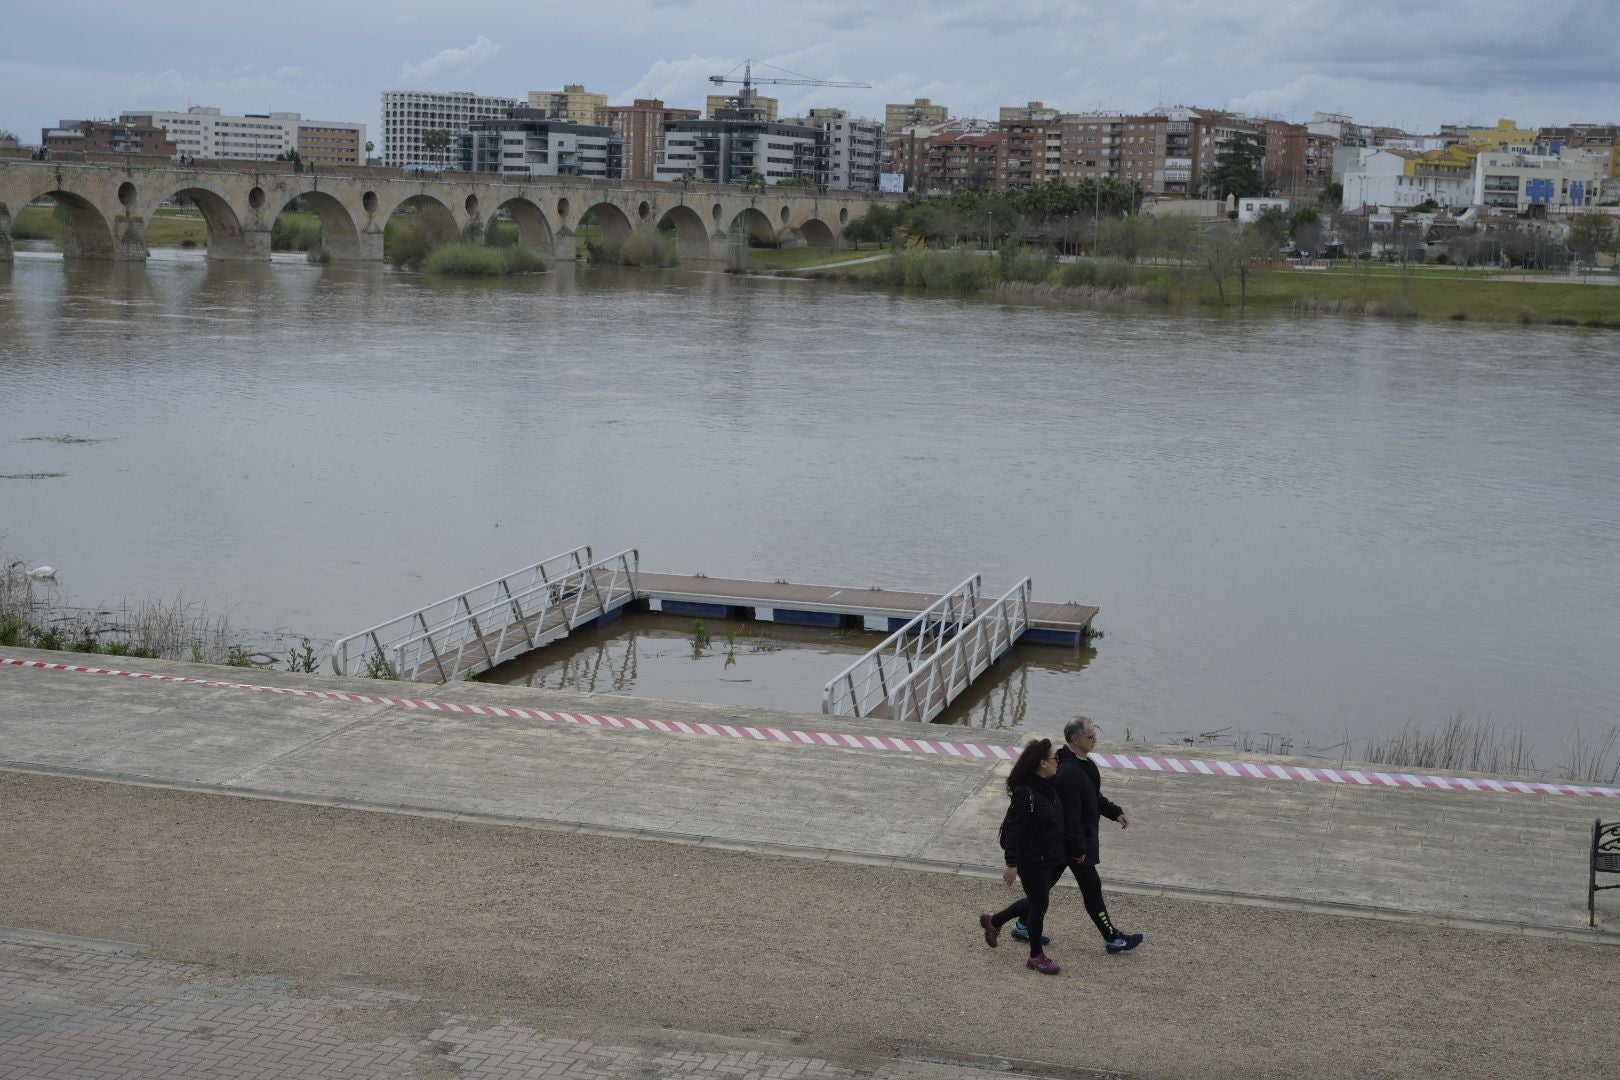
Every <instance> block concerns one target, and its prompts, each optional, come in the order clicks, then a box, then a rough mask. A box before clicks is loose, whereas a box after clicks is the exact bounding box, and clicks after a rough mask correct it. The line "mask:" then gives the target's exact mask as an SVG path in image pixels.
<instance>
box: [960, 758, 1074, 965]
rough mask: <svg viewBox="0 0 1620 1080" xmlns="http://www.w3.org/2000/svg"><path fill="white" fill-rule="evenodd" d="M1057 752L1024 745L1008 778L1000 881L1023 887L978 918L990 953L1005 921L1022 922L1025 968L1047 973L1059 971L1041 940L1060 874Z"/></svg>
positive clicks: (1061, 839)
mask: <svg viewBox="0 0 1620 1080" xmlns="http://www.w3.org/2000/svg"><path fill="white" fill-rule="evenodd" d="M1057 769H1058V762H1057V752H1056V751H1055V750H1053V749H1052V740H1050V739H1036V740H1035V741H1034V742H1032V743H1030V744H1029V745H1028V746H1026V747H1024V752H1023V753H1021V754H1019V755H1018V760H1017V761H1016V762H1014V763H1013V767H1012V772H1010V773H1008V774H1007V791H1008V794H1009V798H1008V801H1007V816H1006V817H1005V818H1004V819H1002V822H1001V850H1002V852H1003V853H1004V854H1005V856H1006V859H1007V869H1006V870H1005V871H1004V872H1003V873H1002V875H1001V880H1003V881H1005V882H1006V883H1007V884H1008V885H1011V884H1012V883H1013V879H1014V878H1017V879H1018V880H1019V881H1020V882H1022V883H1023V886H1024V899H1022V900H1017V901H1014V902H1013V903H1012V904H1011V905H1010V906H1008V907H1007V908H1005V909H1004V910H1002V911H998V912H996V913H995V914H994V915H980V916H979V927H980V929H982V930H983V931H984V943H985V944H986V945H988V946H990V947H991V948H992V949H993V948H995V947H996V942H997V940H998V939H999V938H1000V937H1001V928H1002V926H1004V925H1006V923H1007V922H1008V921H1009V920H1012V919H1022V920H1023V922H1024V925H1025V926H1026V927H1027V928H1028V930H1029V961H1028V964H1027V966H1028V967H1030V968H1031V969H1033V970H1035V971H1039V972H1041V973H1043V974H1046V975H1056V974H1057V973H1058V972H1059V971H1060V970H1062V969H1061V968H1059V967H1058V965H1056V964H1054V963H1053V962H1052V961H1051V960H1049V959H1048V958H1047V956H1046V952H1045V950H1044V949H1043V948H1042V943H1043V941H1044V940H1045V939H1044V938H1042V936H1041V928H1042V925H1043V924H1044V923H1045V922H1046V908H1047V904H1048V901H1049V900H1050V897H1051V894H1052V886H1053V885H1055V884H1056V883H1057V880H1058V878H1060V877H1062V876H1063V867H1064V851H1063V805H1062V803H1060V802H1059V801H1058V796H1057V789H1056V788H1054V787H1053V786H1052V778H1053V777H1054V776H1056V775H1057Z"/></svg>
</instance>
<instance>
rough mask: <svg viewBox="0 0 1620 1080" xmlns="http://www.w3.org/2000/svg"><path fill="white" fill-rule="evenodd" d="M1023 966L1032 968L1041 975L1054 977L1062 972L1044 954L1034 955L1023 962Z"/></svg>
mask: <svg viewBox="0 0 1620 1080" xmlns="http://www.w3.org/2000/svg"><path fill="white" fill-rule="evenodd" d="M1024 966H1025V967H1029V968H1033V969H1035V970H1036V971H1038V972H1040V973H1041V974H1042V975H1056V974H1057V973H1058V972H1060V971H1062V970H1063V969H1062V968H1060V967H1058V966H1057V965H1056V964H1054V963H1053V962H1052V961H1051V960H1050V959H1048V958H1047V955H1046V954H1045V953H1036V954H1035V955H1034V956H1032V957H1030V958H1029V959H1028V960H1026V961H1025V962H1024Z"/></svg>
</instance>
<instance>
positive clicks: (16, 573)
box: [0, 551, 315, 670]
mask: <svg viewBox="0 0 1620 1080" xmlns="http://www.w3.org/2000/svg"><path fill="white" fill-rule="evenodd" d="M238 638H239V634H238V633H237V632H236V631H235V630H233V629H232V627H231V623H230V618H229V617H228V616H227V615H225V614H223V613H221V612H216V611H211V610H209V608H208V606H207V605H206V604H202V603H199V602H197V601H192V600H187V599H185V598H184V597H176V598H175V599H174V600H171V601H163V600H142V601H139V602H137V603H134V604H129V603H125V604H123V605H122V606H121V607H119V608H118V609H116V610H91V609H87V608H79V607H73V606H69V605H67V604H65V603H63V602H62V600H61V598H60V592H59V590H58V588H57V587H56V586H55V585H54V584H49V583H45V582H40V581H36V580H35V579H34V578H33V577H31V576H30V575H29V574H28V571H27V564H26V563H25V562H24V561H23V560H21V559H18V558H16V557H15V556H13V555H11V554H9V553H6V552H3V551H0V647H10V648H27V649H53V650H63V651H67V652H80V653H99V654H101V655H103V656H137V657H145V658H149V659H161V660H181V661H188V662H190V663H194V664H235V665H236V666H251V667H268V666H271V665H273V664H274V662H275V660H274V657H272V656H271V655H270V654H268V653H264V652H259V651H255V650H253V649H251V648H249V647H248V646H247V645H245V644H243V643H242V642H241V641H240V640H238ZM314 662H315V656H314V652H313V648H312V647H311V646H310V644H309V642H308V641H307V640H306V641H305V642H304V644H303V648H302V649H301V650H299V651H297V652H296V653H289V657H288V667H289V669H291V670H305V669H306V667H304V666H298V665H306V666H307V665H310V664H313V663H314Z"/></svg>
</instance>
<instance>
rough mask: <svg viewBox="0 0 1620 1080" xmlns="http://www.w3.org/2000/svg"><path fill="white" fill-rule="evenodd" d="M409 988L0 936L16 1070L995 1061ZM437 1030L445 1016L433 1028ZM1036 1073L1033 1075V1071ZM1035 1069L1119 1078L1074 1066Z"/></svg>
mask: <svg viewBox="0 0 1620 1080" xmlns="http://www.w3.org/2000/svg"><path fill="white" fill-rule="evenodd" d="M417 1004H419V999H417V998H414V997H411V996H409V995H403V994H396V993H390V992H385V991H379V990H375V989H367V988H364V987H340V988H332V989H330V990H329V991H328V992H327V993H326V994H324V995H323V996H318V997H308V996H304V994H302V993H301V992H300V991H299V990H298V989H297V988H296V987H295V986H294V985H293V984H292V983H291V982H290V981H288V980H286V979H281V978H276V977H273V976H255V977H248V978H242V977H236V976H231V975H227V974H222V973H220V972H217V971H212V970H209V969H206V968H203V967H199V966H196V965H190V964H181V963H174V962H171V961H165V960H155V959H150V958H147V957H145V956H143V955H142V953H141V952H140V951H139V949H138V948H137V949H130V948H127V947H119V946H116V945H111V944H106V943H96V942H90V941H82V940H76V939H70V938H55V937H47V936H44V935H41V936H33V935H27V934H17V935H8V934H5V933H0V1080H101V1078H106V1080H148V1078H150V1080H160V1078H161V1080H171V1078H173V1080H180V1078H184V1077H199V1078H201V1077H206V1078H209V1080H237V1078H240V1080H281V1078H287V1080H295V1078H296V1080H327V1078H336V1077H341V1078H343V1080H413V1078H421V1080H434V1078H445V1080H448V1078H452V1077H454V1078H458V1080H529V1078H538V1077H566V1078H567V1080H615V1078H621V1077H625V1078H628V1077H635V1078H638V1080H654V1078H663V1077H727V1078H733V1080H860V1078H868V1077H870V1078H873V1080H972V1078H985V1077H992V1076H1006V1075H1008V1074H1007V1073H1005V1072H1002V1071H998V1070H996V1069H994V1068H989V1067H987V1068H982V1069H981V1068H973V1067H958V1066H954V1065H945V1064H937V1063H931V1062H927V1061H916V1060H889V1061H884V1062H878V1063H873V1064H871V1065H847V1064H840V1063H835V1062H831V1061H826V1060H823V1059H820V1058H813V1057H793V1056H790V1054H788V1053H785V1052H784V1048H783V1047H781V1046H779V1045H776V1044H768V1043H761V1042H751V1041H748V1040H739V1039H731V1038H725V1037H722V1036H706V1035H701V1034H696V1033H689V1032H682V1033H669V1034H668V1036H667V1037H665V1036H664V1035H662V1034H660V1035H658V1036H657V1037H656V1038H652V1037H648V1036H646V1035H640V1036H631V1037H627V1038H625V1039H622V1040H614V1041H613V1042H610V1043H609V1042H594V1041H589V1040H582V1039H578V1038H571V1037H560V1036H556V1035H548V1034H546V1033H544V1032H540V1031H536V1030H535V1029H533V1028H531V1027H526V1026H524V1025H523V1024H520V1023H517V1022H515V1021H512V1020H510V1019H503V1020H500V1021H495V1022H486V1021H483V1020H480V1019H479V1018H477V1017H472V1016H441V1017H439V1018H438V1020H437V1026H436V1027H435V1028H434V1030H431V1031H430V1032H428V1033H427V1034H426V1035H425V1036H417V1035H413V1034H411V1033H410V1031H409V1030H408V1027H409V1024H408V1022H407V1021H406V1018H405V1017H404V1016H402V1015H401V1013H402V1011H408V1010H402V1009H401V1008H400V1007H401V1006H410V1005H417ZM429 1026H432V1025H431V1024H430V1025H429ZM1019 1073H1020V1075H1023V1076H1025V1077H1028V1076H1030V1075H1031V1073H1030V1072H1028V1071H1025V1069H1023V1068H1021V1069H1020V1070H1019ZM1035 1075H1053V1076H1065V1077H1074V1076H1087V1077H1103V1076H1107V1075H1111V1074H1105V1073H1101V1072H1092V1071H1090V1070H1086V1069H1075V1068H1060V1069H1055V1070H1052V1071H1050V1072H1046V1073H1044V1074H1043V1073H1036V1074H1035Z"/></svg>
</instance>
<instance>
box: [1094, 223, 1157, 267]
mask: <svg viewBox="0 0 1620 1080" xmlns="http://www.w3.org/2000/svg"><path fill="white" fill-rule="evenodd" d="M1147 240H1148V226H1147V224H1146V222H1144V221H1143V220H1142V219H1141V218H1140V217H1137V216H1136V215H1135V214H1128V215H1126V216H1125V217H1122V218H1114V219H1113V220H1111V221H1105V222H1102V235H1101V236H1099V237H1098V249H1099V250H1100V251H1102V252H1103V253H1104V254H1108V255H1118V256H1119V257H1120V258H1122V259H1124V260H1125V261H1126V262H1135V261H1136V259H1137V256H1139V255H1140V254H1141V253H1142V249H1143V248H1144V247H1146V246H1147Z"/></svg>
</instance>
